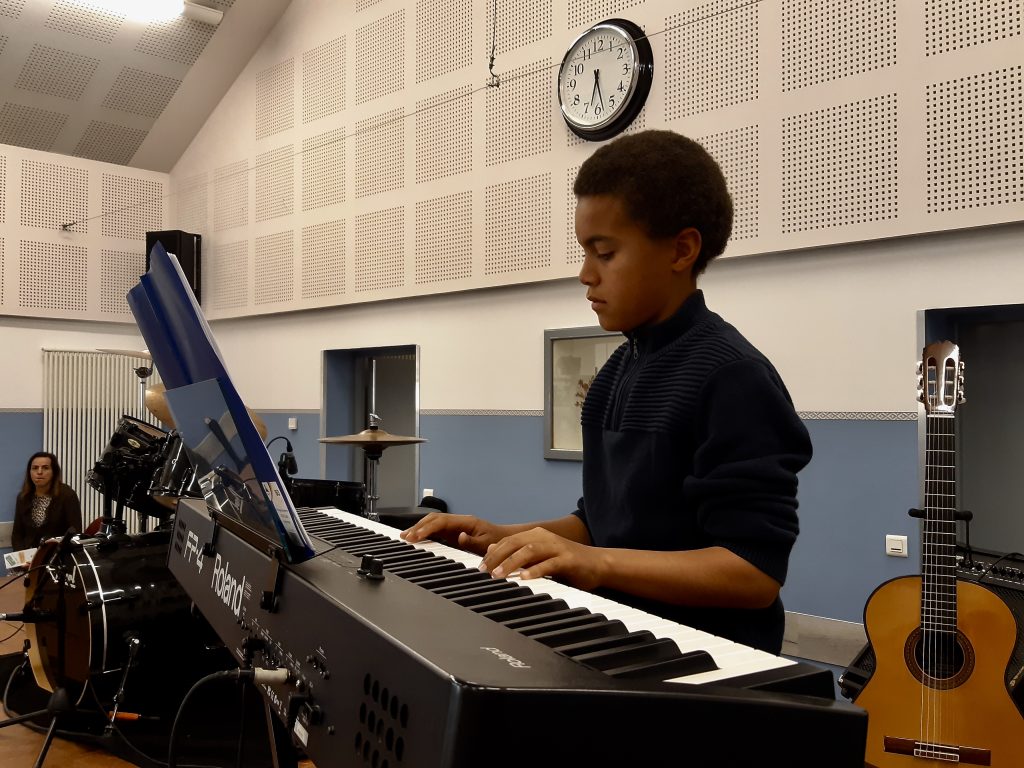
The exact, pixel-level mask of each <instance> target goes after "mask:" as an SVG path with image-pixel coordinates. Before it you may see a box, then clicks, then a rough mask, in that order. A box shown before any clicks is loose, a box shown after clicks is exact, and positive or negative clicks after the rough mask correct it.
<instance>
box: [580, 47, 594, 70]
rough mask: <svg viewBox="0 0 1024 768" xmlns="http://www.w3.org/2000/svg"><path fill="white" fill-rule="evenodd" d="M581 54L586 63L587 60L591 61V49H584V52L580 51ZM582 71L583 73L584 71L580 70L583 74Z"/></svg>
mask: <svg viewBox="0 0 1024 768" xmlns="http://www.w3.org/2000/svg"><path fill="white" fill-rule="evenodd" d="M580 53H581V54H582V57H581V58H582V59H583V60H584V61H586V60H587V59H589V58H590V56H591V51H590V49H589V48H583V49H582V50H581V51H580ZM582 71H583V70H582V69H581V70H580V72H582Z"/></svg>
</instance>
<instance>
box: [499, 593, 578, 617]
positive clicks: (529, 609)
mask: <svg viewBox="0 0 1024 768" xmlns="http://www.w3.org/2000/svg"><path fill="white" fill-rule="evenodd" d="M538 597H545V598H547V599H546V600H538V601H536V602H533V603H525V604H523V605H516V606H512V607H509V608H500V609H498V610H496V611H484V612H482V613H481V615H482V616H486V617H487V618H488V619H490V620H491V621H496V622H498V623H499V624H500V623H502V622H505V621H509V620H511V619H521V618H523V617H524V616H537V615H538V614H545V613H550V611H551V606H552V605H554V606H555V610H558V609H559V608H568V607H569V606H568V605H566V604H565V600H552V599H551V597H550V596H548V595H538Z"/></svg>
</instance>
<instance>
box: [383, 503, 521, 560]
mask: <svg viewBox="0 0 1024 768" xmlns="http://www.w3.org/2000/svg"><path fill="white" fill-rule="evenodd" d="M508 533H509V531H507V530H506V526H503V525H496V524H494V523H489V522H487V521H486V520H481V519H480V518H479V517H475V516H474V515H449V514H448V513H446V512H431V513H430V514H429V515H427V516H426V517H424V518H423V519H422V520H420V521H419V522H418V523H416V525H413V526H410V527H409V528H407V529H406V530H404V531H402V533H401V534H400V536H401V537H402V538H403V539H405V540H406V541H408V542H411V543H415V542H417V541H423V540H424V539H435V540H436V541H440V542H443V543H445V544H448V545H450V546H456V547H459V549H465V550H468V551H469V552H474V553H476V554H478V555H482V554H484V553H485V552H487V547H489V546H490V545H491V544H495V543H497V542H499V541H501V540H502V539H503V538H505V536H507V535H508Z"/></svg>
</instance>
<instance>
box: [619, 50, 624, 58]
mask: <svg viewBox="0 0 1024 768" xmlns="http://www.w3.org/2000/svg"><path fill="white" fill-rule="evenodd" d="M624 50H625V48H619V55H618V58H620V59H621V58H622V52H623V51H624Z"/></svg>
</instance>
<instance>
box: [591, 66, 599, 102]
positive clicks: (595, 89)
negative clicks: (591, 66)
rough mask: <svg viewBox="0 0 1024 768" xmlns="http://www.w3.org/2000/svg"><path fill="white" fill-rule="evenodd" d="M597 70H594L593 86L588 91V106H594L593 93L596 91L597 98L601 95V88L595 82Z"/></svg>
mask: <svg viewBox="0 0 1024 768" xmlns="http://www.w3.org/2000/svg"><path fill="white" fill-rule="evenodd" d="M598 71H599V70H596V69H595V70H594V88H593V90H591V91H590V106H594V94H595V93H596V94H597V96H598V98H600V97H601V88H600V86H598V84H597V73H598Z"/></svg>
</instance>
